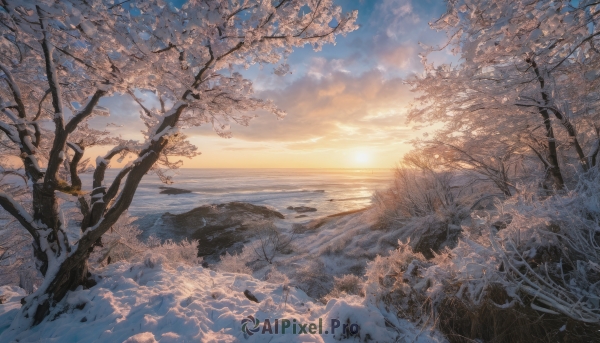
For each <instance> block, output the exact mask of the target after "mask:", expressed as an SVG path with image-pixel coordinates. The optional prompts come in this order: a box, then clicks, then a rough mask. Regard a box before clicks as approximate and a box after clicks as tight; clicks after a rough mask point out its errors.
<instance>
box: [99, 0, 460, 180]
mask: <svg viewBox="0 0 600 343" xmlns="http://www.w3.org/2000/svg"><path fill="white" fill-rule="evenodd" d="M336 2H337V3H338V4H339V5H340V6H342V8H343V9H344V11H350V10H354V9H357V10H358V24H359V25H360V28H359V29H358V30H357V31H354V32H352V33H350V34H348V35H347V36H346V37H342V36H338V38H337V44H336V45H335V46H333V45H329V46H326V47H325V48H323V50H322V51H319V52H315V51H313V50H312V48H311V47H309V46H307V47H305V48H302V49H297V50H295V51H294V53H292V55H291V56H290V57H289V58H288V61H287V62H288V64H289V65H290V66H291V74H288V75H285V76H278V75H275V74H274V72H273V66H264V67H263V68H262V69H261V68H259V67H258V66H253V67H251V68H250V69H248V70H244V71H242V73H243V74H244V76H245V77H247V78H249V79H250V80H252V81H253V83H254V87H255V92H256V96H257V97H260V98H263V99H270V100H273V101H274V103H275V104H276V105H278V107H279V108H281V109H283V110H285V111H286V112H287V116H286V117H285V118H284V119H283V120H277V118H276V117H275V116H274V115H269V114H261V115H260V116H259V117H258V118H256V119H254V120H253V121H251V123H250V125H249V126H248V127H244V126H239V125H235V124H232V127H231V131H232V133H233V137H232V138H229V139H225V138H221V137H219V136H217V134H216V133H215V132H214V131H213V130H212V127H211V126H210V125H207V126H204V127H199V128H194V129H190V130H187V131H185V132H184V133H185V134H186V135H187V136H188V137H189V140H190V141H191V142H192V143H193V144H194V145H196V146H197V147H198V149H199V151H200V152H201V153H202V154H201V155H200V156H197V157H195V158H193V159H191V160H188V159H185V160H184V167H185V168H391V167H394V165H395V164H396V163H397V162H398V161H399V160H400V159H401V157H402V156H403V155H404V154H405V153H406V152H407V151H409V150H410V148H411V146H410V141H411V140H412V139H414V138H417V137H420V136H422V135H423V131H420V130H416V129H414V128H413V127H412V125H410V124H408V123H407V122H406V111H407V109H408V108H409V106H410V104H411V101H412V99H413V98H414V96H415V94H414V93H412V92H411V91H410V88H409V86H408V85H406V84H405V83H404V79H405V78H407V77H409V76H411V75H412V74H415V73H416V74H419V73H421V72H422V67H421V62H420V58H419V53H420V52H422V51H423V48H422V47H421V45H420V44H419V43H423V44H426V45H430V46H437V45H440V44H443V42H445V34H443V33H439V32H435V31H433V30H431V29H430V27H429V22H431V21H433V20H435V19H436V18H438V17H439V16H440V15H441V14H442V13H443V11H444V10H445V4H444V2H443V1H442V0H337V1H336ZM452 58H453V56H451V55H448V54H446V53H445V52H439V53H436V55H432V56H430V57H428V60H429V61H430V62H431V61H434V62H435V63H441V62H448V61H451V60H452ZM101 105H103V106H106V107H109V109H110V111H111V118H110V121H112V122H115V123H118V124H120V125H122V126H121V127H120V128H118V129H116V130H117V132H118V133H119V134H121V135H122V137H123V138H127V139H141V133H140V130H141V129H142V128H143V124H142V123H141V120H140V119H139V106H138V105H137V104H136V103H135V102H133V101H132V100H131V99H130V98H128V97H126V96H119V95H117V96H113V97H111V98H109V99H105V100H103V101H102V102H101ZM104 120H107V119H97V121H98V122H97V123H96V124H102V123H103V121H104ZM91 153H92V154H96V155H97V151H91ZM94 156H95V155H94ZM113 164H115V163H113ZM116 166H117V165H116V164H115V167H116Z"/></svg>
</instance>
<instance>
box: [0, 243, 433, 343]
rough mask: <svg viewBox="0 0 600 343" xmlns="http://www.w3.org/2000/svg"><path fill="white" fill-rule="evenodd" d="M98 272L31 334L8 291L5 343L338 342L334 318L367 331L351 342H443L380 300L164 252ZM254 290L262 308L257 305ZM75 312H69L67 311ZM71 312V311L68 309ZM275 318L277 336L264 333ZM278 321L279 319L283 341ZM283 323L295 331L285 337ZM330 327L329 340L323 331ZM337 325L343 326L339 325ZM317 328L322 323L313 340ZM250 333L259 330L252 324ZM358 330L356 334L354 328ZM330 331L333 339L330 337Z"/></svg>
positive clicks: (1, 320)
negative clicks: (310, 289)
mask: <svg viewBox="0 0 600 343" xmlns="http://www.w3.org/2000/svg"><path fill="white" fill-rule="evenodd" d="M97 273H98V276H97V278H98V281H99V283H98V285H97V286H95V287H93V288H91V289H88V290H82V289H78V290H76V291H74V292H71V293H70V294H69V295H68V296H67V298H66V299H65V300H63V303H62V304H61V305H62V306H58V307H57V309H61V308H62V311H61V312H62V313H53V314H52V315H51V316H50V318H53V317H54V320H52V321H50V320H47V321H44V322H43V323H41V324H40V325H38V326H36V327H33V328H32V329H30V330H28V331H25V332H13V331H11V330H10V328H7V326H8V325H9V323H10V322H11V320H12V318H13V317H14V316H15V315H16V313H17V311H18V310H19V307H20V303H19V301H20V299H21V297H23V296H24V293H23V291H22V290H20V289H19V288H18V287H14V286H3V287H1V288H0V297H2V296H5V299H6V300H5V302H4V303H3V304H1V305H0V331H1V332H2V333H0V341H1V342H12V341H17V340H18V342H42V341H43V342H156V341H158V342H246V341H247V342H273V343H275V342H337V341H339V340H341V339H344V337H343V336H342V330H341V329H342V326H340V328H337V329H336V332H335V334H332V333H331V328H330V327H331V323H332V319H335V320H339V323H340V324H341V325H344V324H350V325H351V324H357V325H358V326H359V327H360V330H359V331H358V333H357V334H356V335H353V336H351V337H348V338H346V339H347V341H361V342H362V341H368V342H422V343H424V342H440V341H441V339H440V338H439V337H432V336H431V333H430V332H429V331H422V330H419V329H417V328H415V327H414V326H412V325H411V324H410V323H409V322H407V321H403V320H398V319H397V318H396V317H395V316H394V315H392V314H390V313H388V312H386V311H384V310H382V309H381V308H380V307H379V306H378V304H375V303H374V302H373V301H372V300H370V299H369V297H367V298H362V297H358V296H345V297H342V298H339V299H332V300H330V301H329V302H328V303H327V304H326V305H323V304H321V303H319V302H315V300H313V299H311V298H310V297H308V296H307V295H306V294H305V293H304V292H302V291H301V290H298V289H296V288H294V287H287V286H285V285H282V284H276V283H268V282H265V281H259V280H256V279H254V278H252V277H251V276H249V275H245V274H235V273H220V272H215V271H212V270H209V269H204V268H202V267H200V266H197V265H196V266H193V265H179V266H175V265H172V264H170V263H169V262H168V260H167V259H166V258H165V257H164V256H162V255H160V254H156V253H149V254H148V255H146V256H145V257H144V258H143V259H140V260H139V261H138V262H134V263H132V262H118V263H114V264H111V265H109V266H107V267H105V268H103V269H101V270H98V271H97ZM245 290H248V291H250V292H251V293H252V294H253V295H255V296H256V298H257V299H258V300H259V301H260V303H255V302H252V301H250V300H249V299H248V298H247V297H246V296H245V295H244V291H245ZM67 305H68V306H67ZM65 308H67V310H66V311H65V310H64V309H65ZM248 316H254V317H255V318H257V319H259V320H260V324H259V326H258V328H259V331H258V332H257V333H254V334H253V335H251V336H249V335H247V334H244V332H242V320H243V319H245V318H248ZM265 319H270V323H271V329H272V331H273V334H270V333H269V332H268V330H267V331H265V333H264V334H263V333H262V331H263V329H264V326H263V324H264V323H265ZM275 319H279V321H278V322H279V326H278V334H275V333H274V331H275V324H274V323H275V322H274V321H275ZM283 319H288V320H290V322H289V324H290V327H289V328H287V331H286V333H285V334H283V333H282V325H283V323H284V321H283ZM294 319H295V320H296V322H295V323H297V324H302V325H304V324H307V325H306V326H305V327H304V330H305V331H307V333H304V332H303V333H302V334H299V332H300V326H298V327H297V334H293V324H294V322H293V320H294ZM319 319H321V321H322V329H321V332H322V333H321V334H319V332H318V323H319ZM334 323H336V322H335V321H334ZM310 324H315V326H313V327H312V329H313V330H312V331H313V332H316V333H313V334H311V333H310V328H311V325H310ZM247 326H248V328H249V329H253V328H254V327H255V325H254V323H250V324H247ZM348 327H350V326H348ZM354 328H355V329H356V327H354ZM325 331H327V334H325Z"/></svg>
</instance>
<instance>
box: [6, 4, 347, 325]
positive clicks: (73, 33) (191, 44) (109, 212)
mask: <svg viewBox="0 0 600 343" xmlns="http://www.w3.org/2000/svg"><path fill="white" fill-rule="evenodd" d="M356 16H357V13H356V12H351V13H343V12H342V10H341V8H340V7H338V6H334V4H333V1H332V0H266V1H258V0H202V1H200V0H189V1H188V2H187V3H185V4H184V5H183V6H182V7H181V8H175V7H173V5H172V4H171V3H169V2H168V1H163V0H133V1H115V0H85V1H80V0H70V1H58V2H57V1H44V0H39V1H33V0H1V1H0V24H1V25H0V35H1V37H0V49H1V53H0V71H1V73H0V111H1V119H0V130H1V131H2V132H3V136H2V138H1V139H2V144H3V146H5V148H6V149H7V150H6V151H7V154H8V151H9V150H10V151H12V152H13V155H14V156H16V157H15V158H14V159H11V158H8V157H7V158H1V159H0V160H2V163H3V164H6V166H7V168H8V165H9V163H12V166H14V165H17V166H19V165H20V166H21V169H19V170H16V171H15V172H20V173H21V175H22V176H23V177H24V179H25V180H26V185H27V187H28V189H29V194H30V196H29V197H27V196H25V197H21V198H19V199H16V198H13V197H12V196H11V195H10V194H9V193H6V192H3V193H0V205H2V207H3V208H4V210H5V211H7V212H8V213H10V214H11V215H12V216H14V218H15V219H16V220H18V222H19V223H20V224H21V225H22V226H23V228H24V229H25V230H27V231H28V232H29V234H30V235H31V236H32V238H33V250H34V255H35V259H36V265H37V268H38V269H39V271H40V272H41V273H42V274H43V275H44V282H43V283H42V285H41V286H40V287H39V288H38V289H37V291H36V292H34V293H33V294H32V295H30V296H28V297H27V298H25V299H24V303H25V304H24V306H23V308H22V311H21V315H20V316H19V317H18V320H16V321H15V323H13V327H12V329H13V330H18V329H19V328H23V327H26V326H29V325H32V324H33V325H35V324H36V323H39V322H40V321H41V320H43V319H44V318H45V317H46V315H47V314H48V313H49V312H50V311H51V309H52V307H53V306H54V305H55V304H56V303H57V302H58V301H60V300H61V299H62V298H63V297H64V296H65V294H66V293H67V292H68V291H69V290H71V289H74V288H75V287H77V286H79V285H84V286H90V285H91V280H90V279H89V272H88V267H87V260H88V257H89V255H90V253H91V252H92V250H93V248H94V246H95V245H96V244H98V243H99V241H100V239H101V237H102V235H103V234H104V233H105V232H107V230H109V229H110V227H111V226H112V225H113V224H115V223H116V222H117V220H118V219H119V217H120V216H121V215H122V214H123V213H124V212H125V211H126V210H127V208H128V207H129V205H130V204H131V201H132V199H133V196H134V193H135V191H136V188H137V187H138V185H139V183H140V181H141V179H142V177H143V176H144V175H145V174H147V173H148V172H149V171H151V170H156V171H158V172H159V174H161V173H160V168H163V167H177V166H178V165H179V163H178V162H173V161H171V160H169V156H194V155H195V154H196V152H195V149H196V148H195V147H194V146H192V145H191V144H190V143H187V142H186V141H185V139H184V136H183V135H182V133H181V132H180V130H181V129H186V128H190V127H195V126H199V125H205V124H210V125H212V126H213V127H214V129H215V130H216V131H217V133H218V134H219V135H222V136H228V135H229V126H228V123H230V122H235V123H238V124H241V125H247V124H248V122H249V120H250V119H252V117H253V115H252V114H248V113H249V112H251V111H254V110H258V109H266V110H268V111H271V112H273V113H274V114H275V115H277V116H283V114H284V113H283V112H282V111H281V110H279V109H277V108H276V107H275V106H274V105H273V104H272V103H271V102H269V101H265V100H261V99H256V98H254V97H253V96H252V93H253V91H252V83H251V81H249V80H248V79H245V78H244V77H243V76H242V75H241V74H240V73H239V72H237V68H238V67H248V66H250V65H254V64H260V65H263V64H274V63H280V62H281V64H280V65H279V66H278V67H277V68H276V70H275V71H276V73H278V74H284V73H286V71H287V69H288V68H289V66H287V64H286V63H285V58H286V57H287V56H288V55H289V54H290V53H291V52H292V49H293V48H294V47H300V46H304V45H306V44H310V45H312V46H313V48H314V49H317V50H318V49H320V48H321V46H323V45H324V44H327V43H334V42H335V36H336V35H338V34H346V33H348V32H350V31H352V30H354V29H356V27H357V26H356V25H355V20H356ZM282 61H283V62H282ZM140 90H142V91H146V92H147V91H150V92H153V93H154V94H155V95H156V97H157V98H158V99H159V101H160V108H148V106H145V105H144V102H143V101H142V100H141V99H138V98H137V97H136V95H135V94H139V91H140ZM112 94H129V95H130V96H132V97H133V98H134V100H135V101H137V102H138V103H139V104H140V108H141V109H142V111H141V112H142V116H141V117H142V120H143V121H144V123H145V125H146V127H147V128H146V131H145V135H144V137H145V138H144V141H142V142H126V141H121V140H120V139H118V138H116V137H109V136H108V135H107V134H106V133H105V132H103V131H98V130H94V129H92V128H90V127H89V126H88V125H87V121H88V120H89V119H90V118H92V117H93V116H96V115H106V114H107V110H106V109H105V108H103V107H100V106H98V102H99V100H100V99H101V98H103V97H107V96H110V95H112ZM105 144H114V147H113V148H112V149H110V150H109V151H108V152H107V153H106V154H105V155H103V156H99V157H98V158H97V159H96V166H95V168H94V172H93V185H92V189H93V190H92V192H91V194H90V195H89V196H87V195H84V194H83V193H82V192H81V186H82V185H81V180H80V179H79V177H78V173H79V171H80V170H81V165H80V164H81V163H82V156H83V153H84V149H85V148H86V147H87V146H90V145H105ZM15 152H16V153H15ZM123 154H134V155H135V156H136V158H135V159H134V160H132V162H130V163H128V164H127V165H126V166H125V167H123V168H122V169H121V170H120V171H119V172H118V174H117V176H116V177H115V178H114V180H110V181H105V171H106V169H107V167H108V165H109V163H110V161H111V159H112V158H114V157H115V156H123ZM67 169H68V170H67ZM62 175H68V178H67V177H61V176H62ZM161 175H162V174H161ZM69 180H70V181H69ZM59 193H66V194H69V196H77V197H78V201H79V204H80V209H81V214H82V215H83V221H82V225H81V232H80V233H79V235H78V237H77V239H76V240H75V241H72V240H70V239H69V237H68V235H67V228H66V224H65V220H64V218H63V215H62V212H61V209H60V204H59V198H58V196H57V194H59ZM20 200H23V201H20ZM29 208H30V209H29Z"/></svg>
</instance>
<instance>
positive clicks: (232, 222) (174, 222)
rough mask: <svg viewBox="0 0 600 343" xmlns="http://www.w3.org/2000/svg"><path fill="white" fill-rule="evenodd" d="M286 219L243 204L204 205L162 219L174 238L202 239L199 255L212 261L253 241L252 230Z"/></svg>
mask: <svg viewBox="0 0 600 343" xmlns="http://www.w3.org/2000/svg"><path fill="white" fill-rule="evenodd" d="M283 218H284V216H283V215H282V214H281V213H279V212H277V211H275V210H272V209H270V208H267V207H265V206H257V205H252V204H248V203H243V202H230V203H227V204H219V205H204V206H200V207H196V208H195V209H193V210H191V211H189V212H185V213H181V214H171V213H168V212H167V213H165V214H163V216H162V220H163V224H164V226H165V228H166V229H167V230H171V231H172V232H171V234H172V235H176V236H180V237H182V238H183V237H185V238H188V239H196V240H199V241H200V245H199V247H198V255H199V256H202V257H204V259H205V260H209V262H211V261H216V260H218V258H219V256H220V255H221V254H222V253H224V252H225V251H233V250H236V249H237V248H239V247H241V246H242V245H243V243H245V242H246V241H247V240H248V238H250V233H249V232H248V229H249V228H251V227H253V226H255V225H261V224H264V222H265V221H272V220H275V219H283Z"/></svg>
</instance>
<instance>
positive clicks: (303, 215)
mask: <svg viewBox="0 0 600 343" xmlns="http://www.w3.org/2000/svg"><path fill="white" fill-rule="evenodd" d="M306 217H308V216H307V215H306V214H301V215H299V216H296V217H294V218H306Z"/></svg>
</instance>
